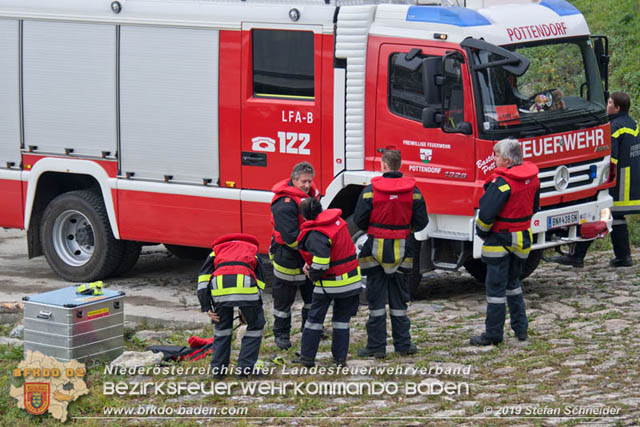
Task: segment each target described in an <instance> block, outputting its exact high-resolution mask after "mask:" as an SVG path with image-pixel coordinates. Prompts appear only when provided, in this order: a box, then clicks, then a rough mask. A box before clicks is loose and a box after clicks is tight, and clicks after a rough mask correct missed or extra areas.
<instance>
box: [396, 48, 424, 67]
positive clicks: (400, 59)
mask: <svg viewBox="0 0 640 427" xmlns="http://www.w3.org/2000/svg"><path fill="white" fill-rule="evenodd" d="M421 52H422V51H421V50H420V49H417V48H413V49H411V50H410V51H409V52H408V53H407V54H406V55H396V56H395V57H394V59H393V65H395V66H396V67H399V68H403V69H405V70H406V71H409V72H414V71H416V70H417V69H418V68H420V65H422V57H420V56H418V54H420V53H421Z"/></svg>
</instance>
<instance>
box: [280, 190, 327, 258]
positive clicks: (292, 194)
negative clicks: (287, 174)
mask: <svg viewBox="0 0 640 427" xmlns="http://www.w3.org/2000/svg"><path fill="white" fill-rule="evenodd" d="M290 181H291V179H283V180H282V181H280V182H278V183H277V184H276V185H274V186H273V188H271V191H272V192H274V193H275V194H274V196H273V199H271V205H273V204H274V203H275V202H276V200H278V199H281V198H283V197H289V198H291V200H293V201H294V202H295V204H296V207H298V206H300V202H301V201H303V200H304V199H306V198H307V197H310V196H309V194H307V193H305V192H304V191H302V190H300V189H298V188H296V187H294V186H293V185H289V182H290ZM310 193H311V194H312V196H311V197H318V195H319V194H320V192H319V191H318V189H317V188H316V187H315V185H313V184H311V191H310ZM303 222H304V217H303V216H302V215H300V214H299V213H298V225H300V224H302V223H303ZM275 224H276V223H275V221H274V219H273V213H272V214H271V230H272V231H271V233H272V235H273V239H274V240H275V241H276V243H278V244H280V245H285V246H286V245H287V243H286V242H285V241H284V240H282V236H281V235H280V232H279V231H278V230H276V226H275Z"/></svg>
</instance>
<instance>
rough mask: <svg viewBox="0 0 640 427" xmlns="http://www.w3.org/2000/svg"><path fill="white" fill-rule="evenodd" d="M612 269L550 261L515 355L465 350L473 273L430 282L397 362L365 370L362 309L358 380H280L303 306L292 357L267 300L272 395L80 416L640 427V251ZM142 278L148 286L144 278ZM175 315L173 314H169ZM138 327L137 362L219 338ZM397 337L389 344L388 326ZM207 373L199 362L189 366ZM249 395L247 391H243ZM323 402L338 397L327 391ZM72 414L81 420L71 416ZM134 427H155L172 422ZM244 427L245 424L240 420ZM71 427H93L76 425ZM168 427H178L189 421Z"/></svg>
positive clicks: (603, 264)
mask: <svg viewBox="0 0 640 427" xmlns="http://www.w3.org/2000/svg"><path fill="white" fill-rule="evenodd" d="M610 257H611V253H610V252H590V253H589V255H588V256H587V259H586V261H585V267H584V268H583V269H574V268H571V267H565V266H559V265H557V264H552V263H546V262H541V264H540V266H539V268H538V269H537V270H536V271H535V273H534V274H533V275H532V276H531V277H530V278H528V279H526V280H525V281H524V282H523V289H524V292H525V301H526V304H527V312H528V316H529V322H530V329H529V334H530V339H529V340H528V341H526V342H524V343H521V342H519V341H518V340H517V339H515V337H514V335H513V332H512V331H510V329H509V327H508V326H506V327H505V331H506V332H505V342H504V343H503V344H501V345H499V346H496V347H494V346H489V347H483V348H478V347H472V346H470V345H469V337H470V336H471V335H472V334H476V333H480V332H481V331H482V330H483V328H484V313H485V308H486V302H485V301H486V300H485V296H484V288H483V287H482V286H481V285H480V284H478V283H476V282H475V281H474V280H473V279H472V278H471V276H469V275H468V274H466V273H464V272H457V273H441V272H437V273H429V275H428V277H426V278H425V280H424V286H425V293H428V294H430V296H429V298H428V299H421V300H418V301H414V302H412V303H410V307H409V313H410V318H411V321H412V335H413V340H414V342H415V343H416V344H417V345H418V347H419V351H418V353H417V354H416V355H413V356H406V357H402V356H399V355H397V354H395V353H394V352H393V346H392V345H391V337H389V346H388V347H387V358H386V359H385V360H374V359H361V358H358V357H357V356H356V351H357V349H358V348H359V347H361V346H363V345H364V344H365V342H366V330H365V322H366V319H367V316H368V309H367V308H366V306H361V307H360V310H359V313H358V315H357V316H356V317H355V318H354V320H353V321H352V331H351V347H350V352H349V369H351V371H349V372H348V373H347V374H343V373H336V372H333V373H326V372H325V373H322V372H315V373H314V372H312V373H306V374H304V373H303V374H301V373H298V372H296V371H295V370H294V369H296V368H295V367H297V366H299V365H292V364H291V363H287V364H286V367H285V368H282V367H281V366H278V365H276V364H274V363H273V361H272V360H273V358H274V356H276V355H277V356H281V357H282V358H283V359H285V360H286V361H289V362H290V361H291V359H292V358H293V357H294V356H295V351H296V350H297V349H298V348H299V341H300V331H299V325H300V317H299V315H298V313H299V310H300V308H301V303H300V302H297V303H296V304H295V305H294V310H293V311H294V317H293V325H294V330H293V335H292V341H293V344H294V348H292V349H290V350H288V351H286V352H283V351H278V350H277V348H276V347H275V345H274V342H273V336H272V333H271V325H272V321H273V316H272V302H271V298H270V296H269V295H265V303H264V307H265V315H266V318H267V326H266V328H265V339H264V340H263V348H262V349H261V354H260V358H261V359H262V360H264V361H265V367H266V368H267V369H270V370H271V371H270V373H269V374H268V375H266V376H264V377H262V378H259V379H257V381H258V383H259V384H267V386H265V387H269V384H271V385H273V384H275V387H276V388H275V389H270V388H267V389H265V390H267V391H266V392H261V391H259V390H257V389H256V390H254V391H246V390H244V391H243V390H241V389H240V388H234V389H233V392H232V393H230V394H229V395H223V396H211V395H207V394H200V393H196V394H193V395H190V394H188V393H187V394H184V393H183V394H181V395H179V396H157V395H153V396H151V395H147V396H143V397H131V396H120V397H118V398H117V399H116V398H112V397H100V399H96V401H97V402H99V403H94V402H93V400H90V399H87V402H85V403H83V405H87V406H88V407H85V408H84V409H82V413H83V414H93V415H99V414H97V413H94V412H96V411H98V410H99V409H100V408H102V405H110V404H117V405H120V406H123V405H124V406H133V405H140V404H144V405H145V406H148V407H160V406H161V405H174V406H180V405H181V406H188V407H193V406H197V405H201V404H202V405H206V406H218V407H220V406H224V407H229V406H234V407H245V408H247V411H248V413H247V414H246V415H248V417H249V418H242V422H243V423H246V424H266V425H271V424H281V423H287V424H295V425H300V424H304V425H308V424H313V425H330V424H331V425H333V424H335V423H336V422H339V423H342V424H347V425H362V424H364V425H374V424H375V425H378V424H384V425H423V424H429V425H458V424H463V425H512V424H517V425H587V424H589V425H593V424H594V423H595V424H597V425H638V424H640V374H639V365H640V363H639V362H640V334H639V327H640V277H639V275H640V261H639V260H640V250H635V251H634V253H633V257H634V259H635V260H636V265H634V266H633V267H630V268H618V269H614V268H610V267H609V266H608V261H609V258H610ZM143 262H144V261H143ZM194 268H196V269H197V266H194ZM140 271H141V272H142V273H140V274H144V272H145V271H146V270H144V269H142V270H140ZM134 273H135V271H134ZM43 274H44V273H43ZM180 274H182V275H184V272H181V273H180ZM194 274H195V273H194ZM135 280H137V279H136V278H135V277H128V278H126V279H123V284H124V283H129V282H132V281H135ZM166 280H167V281H168V283H170V284H169V285H167V284H166V283H158V284H155V282H154V283H151V284H149V283H148V284H147V285H146V286H147V288H148V289H147V291H148V292H153V289H152V288H153V287H154V286H162V287H165V288H166V287H167V286H169V287H172V286H175V293H176V294H182V293H186V292H188V293H189V294H191V293H192V286H193V283H188V282H185V279H179V280H176V279H175V278H172V277H167V278H166ZM140 281H142V279H140ZM174 282H176V283H175V284H174ZM132 286H133V285H132ZM188 305H189V306H190V305H192V304H191V303H189V304H188ZM194 308H195V307H194ZM166 309H169V308H163V310H166ZM330 318H331V312H329V314H328V315H327V321H325V325H326V326H325V327H326V328H327V330H328V332H329V333H330ZM130 327H132V328H134V330H129V332H128V333H127V335H126V342H125V345H126V347H127V349H128V350H143V349H144V348H145V347H146V346H147V345H150V344H157V343H166V344H181V345H182V343H185V340H186V337H188V336H189V335H191V334H198V335H200V336H205V335H206V334H210V329H209V328H205V329H202V330H188V331H184V330H170V329H168V328H167V327H166V326H165V327H164V328H161V329H158V330H155V331H149V330H147V331H144V330H143V329H150V328H148V327H145V325H144V324H142V325H140V324H138V325H135V326H134V325H130ZM388 328H389V335H391V334H390V325H388ZM4 330H5V331H6V330H7V328H5V329H4ZM243 333H244V327H240V328H238V329H237V331H236V338H235V340H234V350H233V354H232V361H235V360H236V358H237V354H238V350H239V342H240V339H241V336H242V335H243ZM0 339H2V338H0ZM330 349H331V344H330V340H323V341H322V343H321V346H320V352H319V354H318V358H317V366H318V367H319V368H324V369H328V368H331V367H333V364H332V357H331V352H330ZM207 364H208V362H207V361H205V360H202V361H199V362H194V363H191V364H188V366H201V367H205V366H207ZM181 366H187V364H185V363H183V364H181ZM378 370H380V371H378ZM416 370H417V371H416ZM88 380H89V382H90V385H91V394H92V395H95V396H99V395H101V394H102V392H103V388H102V384H103V382H106V381H123V382H126V383H129V384H132V383H136V382H148V381H165V382H171V381H203V378H202V377H201V376H197V375H194V376H174V377H172V376H142V375H137V376H127V375H125V376H115V377H110V376H105V375H102V374H101V371H100V372H98V371H95V374H94V375H92V376H90V377H89V379H88ZM207 381H208V379H207ZM236 381H238V380H237V379H236V378H234V377H233V376H230V377H227V378H226V379H225V380H224V382H225V383H227V384H231V383H233V382H236ZM285 383H291V384H293V385H295V384H302V386H301V387H302V388H301V389H298V390H299V391H300V392H301V393H300V392H298V391H296V390H295V389H293V388H289V389H287V392H286V393H285V394H284V395H280V394H279V393H278V392H279V391H280V390H281V388H278V387H282V384H285ZM239 384H248V382H247V381H246V380H243V381H239ZM322 384H325V385H327V384H328V385H327V387H333V389H332V390H333V395H319V393H320V391H321V389H319V388H318V387H319V385H322ZM293 385H292V386H290V387H293ZM238 387H240V386H238ZM340 387H342V389H340ZM376 387H378V388H376ZM381 390H382V391H381ZM325 393H331V390H329V389H325ZM96 405H97V406H96ZM94 406H95V407H94ZM71 409H72V412H71V414H72V415H73V407H72V408H71ZM75 415H76V416H77V415H78V413H76V414H75ZM111 421H113V422H122V423H123V424H127V423H128V421H122V420H120V421H118V420H110V422H111ZM138 421H139V422H141V423H142V424H145V425H147V424H150V423H152V422H153V423H155V422H158V423H164V422H169V423H171V422H173V421H171V420H169V421H167V420H164V421H162V420H157V419H142V420H138ZM232 421H234V420H232V419H228V418H226V419H223V418H220V419H213V418H209V419H205V420H194V424H193V425H199V424H203V423H204V424H218V423H223V424H231V423H232ZM238 421H240V419H238V420H235V422H238ZM72 422H74V423H78V424H83V423H84V422H83V421H82V420H80V419H74V420H72ZM131 422H135V421H131ZM184 422H186V421H184ZM96 425H98V424H96ZM172 425H182V422H181V423H179V424H172Z"/></svg>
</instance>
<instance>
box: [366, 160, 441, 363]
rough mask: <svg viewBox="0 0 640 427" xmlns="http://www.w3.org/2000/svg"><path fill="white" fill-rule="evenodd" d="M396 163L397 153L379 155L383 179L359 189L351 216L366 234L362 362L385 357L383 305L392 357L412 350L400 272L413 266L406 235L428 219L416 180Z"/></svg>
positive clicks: (410, 241) (411, 241)
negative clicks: (366, 311) (366, 314)
mask: <svg viewBox="0 0 640 427" xmlns="http://www.w3.org/2000/svg"><path fill="white" fill-rule="evenodd" d="M401 164H402V158H401V155H400V151H398V150H386V151H384V153H383V154H382V158H381V169H382V172H383V175H382V176H379V177H375V178H373V179H372V180H371V184H370V185H368V186H366V187H365V188H364V190H362V193H361V194H360V198H359V199H358V203H357V205H356V209H355V212H354V221H355V223H356V225H357V226H358V227H360V229H361V230H366V231H367V234H368V239H367V241H366V242H365V244H364V246H363V247H362V250H361V251H360V255H359V260H360V267H361V268H362V274H363V275H365V276H367V302H368V305H369V320H368V321H367V345H366V347H364V348H361V349H359V350H358V355H359V356H361V357H370V356H375V357H377V358H384V357H385V356H386V354H385V353H386V345H387V328H386V317H387V314H386V310H385V306H386V304H387V303H388V304H389V314H390V316H391V329H392V335H393V345H394V348H395V351H396V353H399V354H403V355H408V354H414V353H416V351H417V347H416V346H415V344H413V343H412V342H411V334H410V332H409V329H410V327H411V322H410V320H409V317H408V316H407V302H408V301H409V289H408V284H407V279H406V275H405V273H409V272H411V269H412V266H413V245H414V239H413V237H412V236H411V232H412V231H421V230H422V229H424V228H425V227H426V226H427V223H428V222H429V217H428V216H427V208H426V204H425V201H424V198H423V196H422V193H421V192H420V190H419V189H418V188H417V187H416V182H415V180H414V179H413V178H409V177H405V176H403V175H402V173H401V172H399V170H400V166H401Z"/></svg>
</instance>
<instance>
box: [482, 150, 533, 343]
mask: <svg viewBox="0 0 640 427" xmlns="http://www.w3.org/2000/svg"><path fill="white" fill-rule="evenodd" d="M493 151H494V155H495V160H496V168H495V169H494V170H493V174H492V176H491V177H490V178H489V179H488V180H487V182H486V183H485V185H484V194H483V195H482V197H481V198H480V209H479V212H478V218H477V219H476V233H477V235H478V237H480V238H481V239H482V240H484V244H483V245H482V261H483V262H484V263H485V264H486V265H487V276H486V280H485V286H486V293H487V317H486V320H485V331H484V332H483V333H482V334H481V335H475V336H472V337H471V339H470V343H471V344H472V345H479V346H483V345H496V344H500V343H501V342H502V341H503V338H504V337H503V335H504V322H505V318H506V306H507V305H509V315H510V317H511V329H513V331H514V332H515V335H516V337H517V338H518V340H519V341H526V340H527V329H528V322H527V314H526V311H525V304H524V296H523V294H522V288H521V287H520V274H521V272H522V267H523V266H524V263H525V262H526V260H527V257H528V256H529V252H530V251H531V244H532V243H533V242H532V240H533V239H532V235H531V228H530V227H531V217H532V216H533V214H534V212H535V211H536V210H537V209H538V207H539V204H540V182H539V181H538V167H537V166H536V165H534V164H533V163H531V162H523V161H522V147H521V146H520V142H519V141H517V140H515V139H503V140H501V141H498V142H497V143H496V144H495V145H494V147H493Z"/></svg>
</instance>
